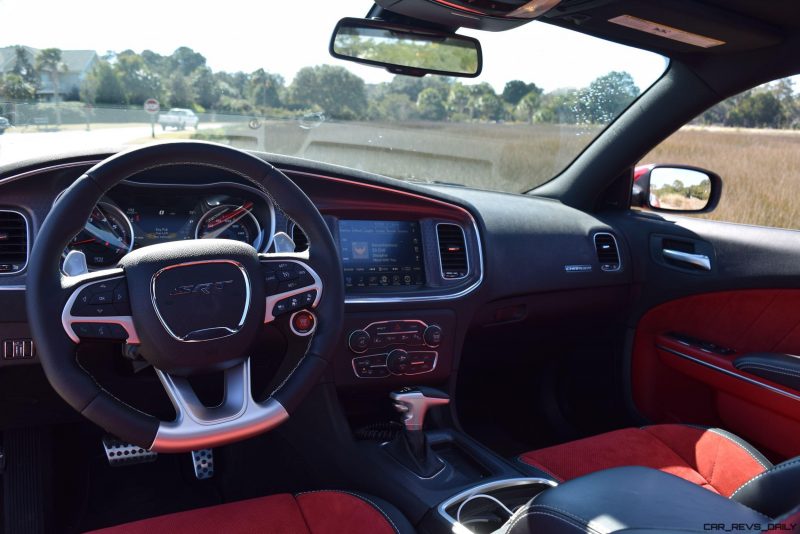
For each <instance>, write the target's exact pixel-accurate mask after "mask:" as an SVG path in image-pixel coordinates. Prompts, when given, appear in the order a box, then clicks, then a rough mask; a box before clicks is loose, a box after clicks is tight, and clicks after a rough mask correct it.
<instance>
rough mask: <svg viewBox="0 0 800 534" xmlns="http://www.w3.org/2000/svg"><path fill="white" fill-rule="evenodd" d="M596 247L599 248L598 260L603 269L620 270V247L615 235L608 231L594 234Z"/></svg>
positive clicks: (607, 270)
mask: <svg viewBox="0 0 800 534" xmlns="http://www.w3.org/2000/svg"><path fill="white" fill-rule="evenodd" d="M594 247H595V248H596V249H597V260H598V261H599V262H600V270H601V271H606V272H611V271H619V269H620V266H621V263H620V259H619V248H618V247H617V240H616V238H615V237H614V236H613V235H611V234H607V233H598V234H594Z"/></svg>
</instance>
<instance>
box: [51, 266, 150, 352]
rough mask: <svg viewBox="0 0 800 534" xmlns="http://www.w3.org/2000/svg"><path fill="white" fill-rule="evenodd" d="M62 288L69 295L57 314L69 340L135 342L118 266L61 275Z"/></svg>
mask: <svg viewBox="0 0 800 534" xmlns="http://www.w3.org/2000/svg"><path fill="white" fill-rule="evenodd" d="M62 287H63V288H64V290H65V291H67V292H69V293H70V295H69V298H67V303H66V304H65V305H64V309H63V311H62V313H61V324H62V326H63V328H64V331H65V332H66V333H67V336H69V338H70V339H71V340H72V341H73V342H75V343H80V342H81V340H83V339H100V340H107V341H125V342H126V343H128V344H133V345H135V344H138V343H139V335H138V334H137V333H136V328H135V326H134V324H133V317H132V316H131V307H130V298H129V296H128V285H127V281H126V279H125V272H124V271H123V270H122V269H105V270H102V271H97V272H93V273H91V274H87V275H81V276H74V277H73V276H65V277H63V278H62Z"/></svg>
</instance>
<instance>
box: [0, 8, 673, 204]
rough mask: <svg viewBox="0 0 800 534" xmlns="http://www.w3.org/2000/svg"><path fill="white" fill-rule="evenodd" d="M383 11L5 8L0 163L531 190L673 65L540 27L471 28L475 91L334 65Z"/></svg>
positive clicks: (1, 15)
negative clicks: (293, 167) (149, 161)
mask: <svg viewBox="0 0 800 534" xmlns="http://www.w3.org/2000/svg"><path fill="white" fill-rule="evenodd" d="M370 5H371V2H369V1H367V0H342V1H338V2H327V1H322V0H319V1H312V2H302V4H300V3H296V2H261V3H258V4H255V3H253V2H250V1H247V0H228V1H227V2H225V4H224V6H223V5H215V6H214V7H213V9H206V7H205V5H204V4H198V3H189V2H182V1H180V2H178V1H176V2H154V1H152V0H142V1H140V2H138V3H137V4H136V5H135V6H132V7H131V9H128V10H126V12H125V15H124V17H122V16H116V15H115V14H113V13H112V12H111V11H109V8H108V3H106V2H100V1H98V0H89V1H83V2H78V3H75V2H62V1H56V0H42V1H40V2H30V1H29V0H0V20H2V21H3V31H2V32H0V116H2V117H5V118H7V119H8V122H9V124H5V123H4V121H0V133H2V135H0V165H2V164H7V163H11V162H15V161H21V160H24V159H27V158H32V157H42V156H48V155H55V154H57V153H60V152H66V151H70V150H87V149H89V150H90V149H92V148H97V149H103V148H107V147H113V146H117V147H120V148H125V147H127V146H133V145H140V144H146V143H153V142H159V141H163V140H170V139H202V140H210V141H217V142H221V143H226V144H230V145H233V146H237V147H240V148H244V149H254V150H262V151H266V152H273V153H278V154H284V155H290V156H298V157H302V158H308V159H312V160H317V161H322V162H327V163H334V164H339V165H344V166H347V167H353V168H357V169H361V170H365V171H370V172H375V173H380V174H385V175H388V176H392V177H395V178H400V179H405V180H416V181H425V182H447V183H454V184H459V185H467V186H471V187H477V188H483V189H493V190H500V191H508V192H522V191H527V190H529V189H531V188H533V187H535V186H537V185H539V184H542V183H544V182H546V181H547V180H549V179H550V178H552V177H553V176H554V175H556V174H557V173H559V172H560V171H561V170H562V169H563V168H564V167H565V166H566V165H568V164H569V163H570V162H571V161H572V160H573V159H574V158H575V157H576V156H577V155H578V154H579V153H580V151H581V150H583V149H584V148H585V147H586V146H587V145H588V144H589V143H590V142H591V141H592V140H593V139H594V138H595V137H596V136H597V135H598V134H599V133H600V132H601V131H602V129H603V127H604V126H606V125H607V124H608V123H610V122H611V121H612V120H613V119H614V118H615V117H616V116H617V115H618V114H619V113H621V112H622V111H623V110H624V109H625V108H626V107H627V106H628V105H629V104H630V103H631V102H632V101H633V100H634V99H635V98H636V97H637V96H638V95H639V94H640V93H641V92H642V91H644V90H645V89H646V88H647V87H649V86H650V85H651V84H652V83H653V82H654V81H655V80H656V79H657V78H658V77H659V76H660V75H661V74H662V73H663V71H664V69H665V68H666V61H665V60H664V58H662V57H661V56H658V55H655V54H652V53H649V52H644V51H641V50H637V49H633V48H629V47H625V46H622V45H618V44H614V43H609V42H606V41H602V40H599V39H596V38H592V37H588V36H585V35H581V34H578V33H576V32H572V31H568V30H564V29H561V28H557V27H553V26H549V25H546V24H543V23H539V22H533V23H530V24H527V25H525V26H523V27H521V28H518V29H515V30H511V31H508V32H501V33H489V32H477V31H467V30H462V31H461V33H464V34H467V35H471V36H473V37H476V38H478V39H480V40H481V42H482V44H483V54H484V68H483V72H482V74H481V76H480V77H478V78H476V79H461V80H459V79H456V78H446V77H440V76H427V77H424V78H413V77H407V76H394V75H391V74H389V73H388V72H386V71H384V70H380V69H377V68H374V67H369V66H364V65H357V64H355V63H349V62H344V61H341V60H338V59H335V58H333V57H331V56H330V55H329V54H328V44H329V39H330V35H331V32H332V31H333V28H334V26H335V25H336V22H337V21H338V20H339V19H340V18H342V17H345V16H355V17H359V16H364V15H365V14H366V13H367V11H368V10H369V8H370ZM43 13H46V14H47V16H44V17H43V16H42V14H43ZM103 14H105V15H103Z"/></svg>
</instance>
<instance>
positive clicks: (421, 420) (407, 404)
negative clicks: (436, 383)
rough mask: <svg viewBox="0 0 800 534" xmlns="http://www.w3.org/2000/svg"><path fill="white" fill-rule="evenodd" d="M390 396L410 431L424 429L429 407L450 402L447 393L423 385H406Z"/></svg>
mask: <svg viewBox="0 0 800 534" xmlns="http://www.w3.org/2000/svg"><path fill="white" fill-rule="evenodd" d="M389 397H390V398H391V399H392V400H393V401H394V408H395V410H397V411H398V412H400V413H401V414H403V424H405V425H406V430H408V431H414V430H422V427H423V426H424V425H425V414H426V413H428V408H430V407H432V406H441V405H443V404H448V403H449V402H450V397H449V396H448V395H447V393H445V392H443V391H439V390H438V389H434V388H429V387H423V386H419V387H405V388H403V389H401V390H399V391H393V392H392V393H391V394H390V395H389Z"/></svg>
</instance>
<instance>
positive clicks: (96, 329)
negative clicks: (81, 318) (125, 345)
mask: <svg viewBox="0 0 800 534" xmlns="http://www.w3.org/2000/svg"><path fill="white" fill-rule="evenodd" d="M72 330H73V331H74V332H75V335H77V336H78V337H80V338H88V339H108V340H114V341H117V340H118V341H122V340H125V339H128V332H127V331H126V330H125V329H124V328H123V327H122V326H121V325H118V324H113V323H74V324H73V325H72Z"/></svg>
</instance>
